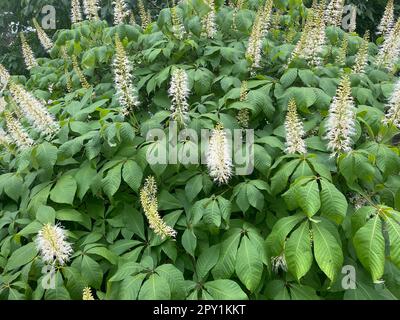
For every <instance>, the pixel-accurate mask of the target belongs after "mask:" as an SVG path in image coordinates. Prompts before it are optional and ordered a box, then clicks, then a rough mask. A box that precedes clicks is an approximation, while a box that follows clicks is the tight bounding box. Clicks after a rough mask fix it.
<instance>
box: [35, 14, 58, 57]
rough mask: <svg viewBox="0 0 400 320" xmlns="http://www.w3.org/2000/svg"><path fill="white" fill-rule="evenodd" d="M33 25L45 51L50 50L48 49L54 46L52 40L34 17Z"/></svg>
mask: <svg viewBox="0 0 400 320" xmlns="http://www.w3.org/2000/svg"><path fill="white" fill-rule="evenodd" d="M33 25H34V26H35V28H36V32H37V36H38V38H39V41H40V44H41V45H42V47H43V48H44V50H46V51H47V52H50V50H51V49H52V48H53V47H54V43H53V41H52V40H51V39H50V38H49V37H48V35H47V34H46V32H44V30H43V29H42V27H41V26H40V25H39V23H38V22H37V20H36V19H33Z"/></svg>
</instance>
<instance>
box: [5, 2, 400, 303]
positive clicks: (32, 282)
mask: <svg viewBox="0 0 400 320" xmlns="http://www.w3.org/2000/svg"><path fill="white" fill-rule="evenodd" d="M216 3H217V6H218V13H217V25H218V30H219V31H218V35H217V36H216V38H215V39H207V38H204V37H202V36H201V23H200V19H199V16H200V17H201V16H203V15H205V14H206V13H207V7H206V6H205V5H204V3H203V1H201V0H192V1H188V3H186V4H181V5H179V9H178V10H179V12H181V13H182V16H183V17H184V25H185V29H186V30H187V32H188V34H189V35H188V36H186V38H185V39H184V40H178V39H177V38H175V37H174V35H173V33H172V32H171V17H170V9H168V8H166V9H163V10H161V12H160V13H159V16H158V18H157V20H156V21H155V22H154V23H152V24H151V25H150V26H148V27H147V28H146V29H145V30H143V29H142V28H141V27H140V26H138V25H129V24H125V25H120V26H113V27H110V26H109V24H108V23H107V22H106V21H97V22H96V21H95V22H89V21H84V22H82V23H80V24H77V25H74V26H73V27H72V28H71V29H68V28H67V29H65V30H59V31H57V33H56V34H55V35H54V40H55V46H54V48H53V49H52V51H51V52H50V55H49V56H47V57H43V58H40V59H39V64H40V66H39V67H35V68H33V69H32V70H31V71H30V73H29V74H26V76H15V77H14V78H13V79H14V81H18V82H20V83H22V84H24V86H25V87H26V88H27V89H29V90H30V91H31V92H33V93H34V94H35V96H36V97H38V98H40V99H43V100H45V101H47V102H48V106H49V110H50V111H51V113H53V114H54V115H56V117H57V119H58V120H59V122H60V124H61V126H62V129H61V131H60V133H59V134H58V135H57V136H56V137H55V138H54V139H53V140H52V141H46V140H45V139H43V138H42V137H41V136H40V133H39V132H35V131H34V130H32V129H30V131H29V133H30V135H31V136H33V137H35V139H36V145H35V146H34V147H33V148H31V149H28V150H26V151H24V152H18V151H17V150H16V149H13V150H11V151H12V152H10V151H9V150H4V149H3V153H2V155H1V158H0V161H1V173H2V175H0V195H1V202H0V203H1V204H0V206H1V207H0V209H1V211H0V274H1V275H0V298H1V299H43V298H44V299H81V297H82V289H83V288H84V287H85V286H90V287H92V288H93V289H94V292H95V296H96V298H99V299H137V298H138V299H171V298H172V299H398V298H399V297H400V291H399V288H400V287H399V284H400V270H399V267H400V241H399V240H400V238H399V237H400V226H399V222H400V213H399V212H398V210H400V180H399V179H400V178H399V171H400V158H399V149H398V148H397V147H394V146H392V145H391V144H390V139H386V140H382V139H381V137H380V136H379V134H380V133H381V132H382V127H383V126H382V124H381V119H382V117H383V114H384V108H385V103H386V101H387V99H388V97H389V96H390V95H391V93H392V91H393V86H394V82H395V81H396V80H397V78H396V77H395V76H394V75H393V74H390V73H387V72H385V71H383V70H380V69H378V68H377V67H375V66H374V64H373V61H374V57H375V55H376V52H377V49H378V47H377V45H376V44H374V43H370V48H369V55H370V62H371V64H370V65H369V66H368V67H367V70H366V73H365V74H352V75H351V84H352V92H353V96H354V98H355V101H356V104H357V135H356V138H355V146H354V151H352V152H350V153H349V154H346V155H342V156H341V157H339V159H337V160H336V159H335V158H332V157H331V156H330V153H329V152H328V150H327V149H326V141H325V140H324V139H323V137H324V134H325V126H324V123H325V121H324V120H325V118H326V115H327V112H328V108H329V105H330V103H331V101H332V97H333V96H334V95H335V91H336V88H337V86H338V83H339V79H340V77H341V75H342V74H343V73H350V72H351V69H350V67H351V66H352V64H353V63H354V58H355V55H356V53H357V52H358V49H359V47H360V45H361V43H362V38H360V36H359V35H358V34H356V33H351V34H347V33H345V32H344V31H343V30H341V29H339V28H335V27H328V28H327V30H326V34H327V39H328V43H327V45H326V47H325V48H324V51H323V60H324V63H323V66H322V67H319V68H310V67H309V66H308V65H307V63H306V62H305V61H302V60H299V59H297V60H294V61H293V62H292V63H291V64H290V65H289V67H288V68H286V67H285V66H286V63H287V60H288V58H289V56H290V53H291V51H292V50H293V48H294V44H295V42H296V41H297V39H298V38H299V36H300V33H299V32H298V30H300V28H299V26H300V25H301V24H302V22H303V20H304V18H305V15H306V12H307V10H306V9H305V7H304V6H303V4H302V2H301V1H284V0H279V1H275V6H276V7H278V8H280V10H282V11H283V12H284V13H285V14H284V15H283V16H282V17H281V18H280V20H279V23H278V24H276V25H275V26H272V27H271V29H270V32H269V33H268V36H267V37H266V39H265V41H264V42H263V59H262V68H260V69H257V70H256V74H255V75H252V74H251V72H250V71H251V70H250V68H249V67H250V62H249V61H247V60H246V58H245V50H246V46H247V42H248V38H249V34H250V32H251V27H252V23H253V20H254V16H255V9H256V8H257V7H258V6H259V3H258V1H257V0H251V1H248V2H247V3H246V5H245V7H244V8H243V9H242V10H240V11H239V12H238V14H237V17H236V23H237V30H236V31H234V30H232V28H231V25H232V14H233V12H232V11H233V10H232V9H231V8H229V7H227V6H224V5H223V4H222V1H216ZM21 5H22V6H23V8H26V7H27V6H29V1H26V2H23V3H21ZM103 10H104V9H103ZM23 12H24V11H22V13H23ZM28 12H29V11H27V12H26V13H23V14H28ZM115 33H118V34H119V37H120V38H121V39H123V43H124V46H125V48H126V50H127V51H128V53H129V56H130V58H131V60H132V63H133V66H134V74H135V86H136V87H137V88H138V90H139V97H140V101H141V106H140V107H139V108H138V109H137V110H136V111H135V113H134V114H135V117H128V118H127V119H124V117H123V116H122V115H121V112H120V106H119V104H118V101H117V99H116V97H115V88H114V86H113V76H112V70H111V68H110V65H111V61H112V57H113V55H114V52H115V48H114V42H113V39H114V35H115ZM289 33H291V34H293V33H294V37H288V34H289ZM345 35H347V36H348V41H349V48H348V53H347V57H346V61H345V65H344V66H339V65H338V64H337V63H336V56H337V53H338V51H339V50H340V46H341V43H342V40H343V38H344V36H345ZM288 38H289V39H290V40H289V41H287V39H288ZM62 46H65V48H66V49H67V52H68V54H69V55H72V54H75V55H76V56H78V60H79V62H80V66H81V68H82V69H83V71H84V74H85V76H86V77H87V79H88V81H89V83H90V85H91V87H90V88H89V89H84V88H82V87H81V85H80V81H79V77H78V75H77V74H75V73H74V72H73V71H72V65H71V63H70V62H67V66H68V70H69V72H70V74H71V76H72V80H73V92H71V93H66V77H65V74H64V66H65V61H64V59H63V58H62V55H61V53H60V51H61V47H62ZM35 52H36V53H37V54H38V55H39V52H40V51H35ZM40 54H42V52H41V53H40ZM42 56H45V54H44V53H43V55H42ZM176 66H179V67H181V68H184V69H185V70H186V71H187V73H188V76H189V82H190V89H191V92H192V94H191V97H190V106H191V109H190V116H191V122H190V125H189V127H190V128H193V129H195V130H197V131H199V130H200V129H201V128H209V129H211V128H213V127H214V126H215V124H216V123H217V122H219V121H220V122H222V123H223V125H224V127H225V128H228V129H234V128H239V127H240V126H239V124H238V122H237V120H236V115H237V111H238V110H240V109H242V108H248V109H249V110H250V112H251V118H250V128H253V129H255V135H256V141H255V171H254V172H253V173H252V174H251V175H250V176H245V177H234V178H233V179H232V180H231V181H230V183H229V184H228V185H226V186H221V187H218V186H216V185H214V184H213V182H212V180H211V179H210V178H209V176H208V173H207V169H206V168H205V166H200V165H198V166H197V165H191V166H182V165H153V166H151V165H149V164H148V163H147V161H146V159H145V155H146V151H147V149H148V148H149V146H150V145H151V144H149V143H148V142H146V141H145V138H144V137H145V136H146V133H147V132H148V130H149V129H151V128H160V129H162V130H164V131H165V132H167V130H168V118H169V115H170V112H169V107H170V105H171V102H170V98H169V97H168V95H167V90H168V87H169V80H170V74H171V70H172V69H173V68H174V67H176ZM244 80H247V81H248V88H249V98H248V100H247V101H246V102H240V101H239V99H240V84H241V82H242V81H244ZM50 85H51V86H52V90H49V86H50ZM5 96H6V97H7V92H5ZM292 97H294V98H295V99H296V102H297V104H298V108H299V112H300V114H301V117H302V118H303V119H304V121H305V128H306V131H307V139H306V142H307V147H308V149H309V153H308V154H307V155H305V156H303V155H302V156H299V155H285V154H284V149H285V146H284V141H285V132H284V127H283V122H284V116H285V113H286V108H287V103H288V100H289V99H290V98H292ZM7 99H8V98H7ZM136 119H137V120H136ZM184 143H185V142H184V141H180V142H179V145H180V147H182V146H183V145H184ZM148 175H155V176H156V180H157V183H158V186H159V194H158V195H159V210H160V213H161V215H162V216H163V218H164V220H165V221H166V222H167V223H168V224H169V225H171V226H173V227H174V228H175V229H176V230H177V231H178V235H177V238H176V240H174V239H166V240H161V239H160V238H159V237H158V236H156V235H155V234H154V233H153V232H152V231H151V230H150V229H149V228H148V223H147V221H146V220H145V218H144V215H143V211H142V209H141V207H140V203H139V195H138V193H139V190H140V187H141V185H142V184H143V180H144V178H145V177H147V176H148ZM54 221H60V222H61V223H62V224H63V225H64V226H65V228H66V229H67V230H68V231H69V232H68V235H69V239H70V241H71V242H72V243H73V248H74V251H75V253H74V255H73V256H72V259H71V261H70V263H69V264H68V265H67V266H64V267H60V268H59V269H58V270H57V273H56V276H57V289H55V290H52V289H49V290H45V289H44V288H43V287H42V286H41V280H42V279H43V274H42V272H41V270H42V267H43V263H42V261H41V259H40V257H39V256H38V254H37V249H36V247H35V244H34V242H33V241H34V238H35V237H36V234H37V232H38V231H39V230H40V228H41V227H42V225H43V224H44V223H47V222H51V223H53V222H54ZM283 254H284V255H285V257H286V262H287V268H288V270H287V272H285V271H284V270H278V271H276V270H273V268H272V265H273V264H272V263H271V262H272V261H273V260H272V259H274V258H276V257H282V255H283ZM343 265H352V266H354V267H355V269H356V277H357V278H356V289H353V290H344V289H343V287H342V276H343V275H342V274H341V270H342V266H343ZM381 280H384V283H382V282H381Z"/></svg>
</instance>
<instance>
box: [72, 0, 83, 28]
mask: <svg viewBox="0 0 400 320" xmlns="http://www.w3.org/2000/svg"><path fill="white" fill-rule="evenodd" d="M82 20H83V17H82V8H81V4H80V0H72V1H71V22H72V24H74V23H79V22H81V21H82Z"/></svg>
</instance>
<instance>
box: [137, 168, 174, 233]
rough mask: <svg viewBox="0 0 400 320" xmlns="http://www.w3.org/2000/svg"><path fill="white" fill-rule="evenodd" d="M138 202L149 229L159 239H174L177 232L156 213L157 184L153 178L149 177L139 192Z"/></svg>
mask: <svg viewBox="0 0 400 320" xmlns="http://www.w3.org/2000/svg"><path fill="white" fill-rule="evenodd" d="M140 202H141V204H142V208H143V211H144V213H145V215H146V217H147V220H148V221H149V225H150V228H151V229H152V230H153V231H154V233H155V234H157V235H159V236H160V237H161V239H165V238H168V237H173V238H175V237H176V234H177V232H176V231H175V230H174V229H173V228H171V227H170V226H168V225H167V224H166V223H165V221H164V220H163V219H162V218H161V217H160V215H159V213H158V201H157V184H156V181H155V180H154V177H153V176H149V177H148V178H147V179H146V181H145V183H144V186H143V188H142V189H141V190H140Z"/></svg>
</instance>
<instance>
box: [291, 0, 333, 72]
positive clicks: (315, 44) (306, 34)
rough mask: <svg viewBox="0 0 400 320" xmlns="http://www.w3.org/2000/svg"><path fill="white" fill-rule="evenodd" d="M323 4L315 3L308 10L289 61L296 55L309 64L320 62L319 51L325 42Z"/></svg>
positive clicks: (315, 64) (314, 64) (318, 63)
mask: <svg viewBox="0 0 400 320" xmlns="http://www.w3.org/2000/svg"><path fill="white" fill-rule="evenodd" d="M323 8H324V7H323V4H319V5H315V6H313V8H312V9H310V10H309V11H308V16H307V22H306V25H305V26H304V30H303V33H302V35H301V38H300V40H299V42H298V43H297V45H296V47H295V49H294V50H293V52H292V56H291V58H290V60H289V63H290V62H291V61H292V60H293V59H294V58H296V57H299V58H303V59H305V60H307V61H308V62H309V63H310V64H311V65H313V66H318V65H320V64H321V57H320V55H321V52H322V49H323V46H324V45H325V42H326V37H325V21H324V9H323Z"/></svg>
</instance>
